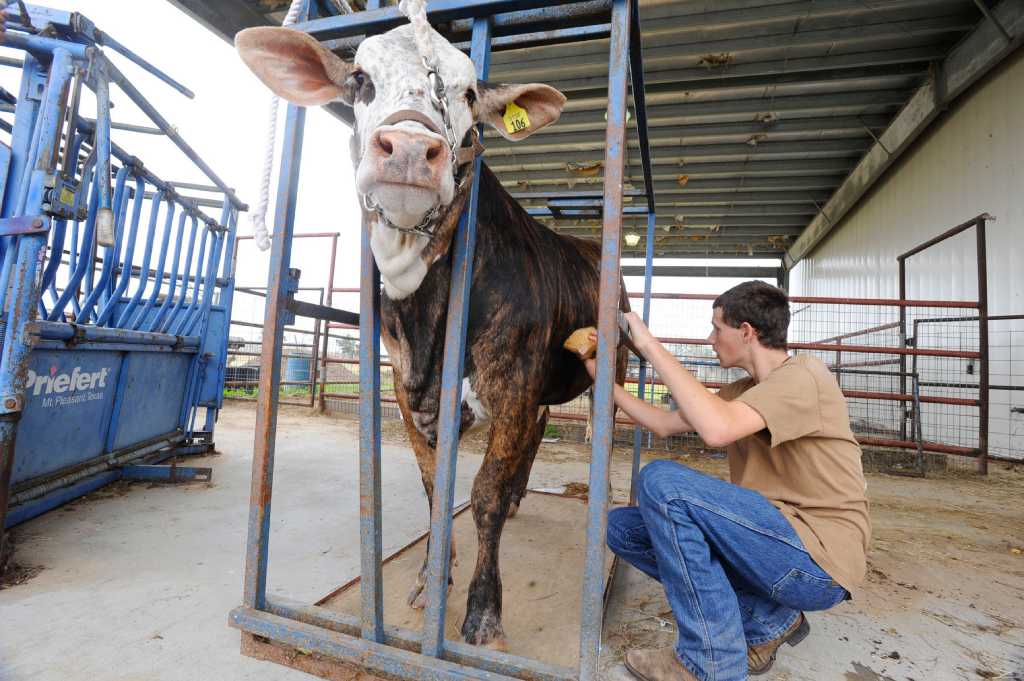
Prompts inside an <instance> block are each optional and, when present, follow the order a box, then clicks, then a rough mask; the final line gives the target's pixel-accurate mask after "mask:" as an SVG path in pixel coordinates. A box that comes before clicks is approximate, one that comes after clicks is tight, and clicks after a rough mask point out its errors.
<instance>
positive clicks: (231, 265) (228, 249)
mask: <svg viewBox="0 0 1024 681" xmlns="http://www.w3.org/2000/svg"><path fill="white" fill-rule="evenodd" d="M225 204H226V205H230V203H228V201H227V199H225ZM237 226H238V211H236V210H235V209H234V207H232V208H231V210H230V211H229V215H228V235H227V240H226V242H225V243H224V255H225V256H226V257H225V258H224V269H223V271H222V272H221V280H222V281H223V282H224V284H223V285H222V287H221V293H220V302H221V304H222V305H223V306H224V310H225V314H224V334H223V338H224V339H225V340H226V339H228V338H229V337H230V330H231V315H230V314H227V312H228V311H230V310H231V309H232V308H231V304H232V303H233V302H234V298H235V258H236V257H237V253H236V251H235V244H236V243H237V241H236V229H237ZM228 254H230V256H229V257H227V256H228ZM211 309H212V308H211ZM203 336H204V337H205V336H206V334H203ZM227 363H228V344H227V343H226V342H225V343H223V344H221V346H220V361H219V362H217V385H219V386H221V387H222V388H223V386H224V371H225V367H226V366H227ZM223 405H224V390H223V389H221V390H220V391H218V393H217V408H218V409H219V408H220V407H222V406H223Z"/></svg>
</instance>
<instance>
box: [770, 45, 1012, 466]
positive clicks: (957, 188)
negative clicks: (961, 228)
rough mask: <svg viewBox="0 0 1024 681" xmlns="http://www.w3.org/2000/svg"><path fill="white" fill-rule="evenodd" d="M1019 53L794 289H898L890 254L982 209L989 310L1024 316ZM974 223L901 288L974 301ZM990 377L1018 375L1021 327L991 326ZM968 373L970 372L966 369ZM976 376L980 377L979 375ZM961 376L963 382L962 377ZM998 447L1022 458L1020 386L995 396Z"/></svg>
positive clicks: (831, 242) (873, 197)
mask: <svg viewBox="0 0 1024 681" xmlns="http://www.w3.org/2000/svg"><path fill="white" fill-rule="evenodd" d="M1022 128H1024V50H1018V52H1017V53H1016V54H1015V55H1012V56H1011V57H1010V58H1009V59H1008V60H1007V61H1006V62H1004V64H1002V65H1001V66H1000V67H999V68H998V69H997V70H996V71H995V72H994V73H993V74H991V75H990V76H989V77H988V78H986V79H985V80H984V81H982V82H981V83H979V84H978V85H977V86H975V87H974V88H973V89H972V90H971V91H969V92H968V93H967V94H966V95H965V96H964V97H962V98H961V99H960V100H959V101H958V102H957V103H956V104H955V106H954V107H953V108H952V109H951V110H950V111H949V112H947V113H946V114H945V115H944V116H943V117H942V118H940V119H939V120H938V121H937V122H936V124H935V125H934V126H933V128H932V129H931V130H930V131H929V132H928V133H926V134H925V135H924V136H923V137H922V138H921V139H920V140H918V142H917V143H916V144H915V145H914V147H913V148H911V149H910V150H909V151H908V152H907V153H906V154H905V155H904V157H903V158H902V159H901V160H900V161H899V162H898V163H896V164H894V166H893V167H892V168H890V170H889V172H888V173H887V174H886V175H885V177H883V178H882V180H881V181H880V182H879V184H878V185H877V186H876V187H875V189H874V190H873V191H872V192H870V193H869V194H868V195H867V196H865V197H864V199H863V200H862V201H861V203H860V205H858V206H857V207H856V208H855V209H854V210H853V211H851V213H850V214H849V215H848V216H847V217H846V219H844V220H843V221H842V223H841V224H840V226H839V227H838V228H837V229H836V230H835V231H834V232H833V233H832V234H831V235H830V236H829V237H828V238H827V239H826V241H825V242H823V243H822V244H821V245H820V246H819V247H818V248H817V250H815V251H814V252H813V253H812V254H811V256H810V257H808V258H806V259H805V260H803V261H801V262H800V263H798V264H797V265H796V267H795V268H794V269H793V271H792V272H791V273H790V292H791V293H792V294H793V295H807V296H852V297H872V298H874V297H884V298H895V297H897V296H898V293H899V280H898V268H897V263H896V255H897V254H899V253H902V252H904V251H906V250H908V249H910V248H912V247H913V246H915V245H917V244H920V243H921V242H923V241H926V240H928V239H930V238H932V237H934V236H937V235H938V234H940V233H942V232H944V231H945V230H946V229H948V228H950V227H952V226H954V225H956V224H959V223H961V222H964V221H966V220H969V219H970V218H972V217H974V216H976V215H978V214H980V213H990V214H992V215H993V216H995V217H996V220H995V221H994V222H990V223H989V225H988V240H987V245H988V246H987V247H988V291H989V313H990V314H992V315H1000V314H1021V313H1024V130H1022ZM975 253H976V251H975V241H974V233H973V230H972V231H970V232H968V233H965V234H964V235H961V236H959V237H955V238H954V239H951V240H949V241H947V242H945V243H944V244H943V245H941V246H937V247H934V248H932V249H930V250H928V251H925V252H924V253H921V254H920V255H916V256H914V257H913V258H912V259H911V260H908V265H907V273H908V284H907V297H909V298H924V299H931V300H936V299H946V300H976V299H977V293H978V292H977V273H976V272H977V270H976V256H975ZM991 333H992V338H991V346H992V356H991V359H992V365H991V379H992V383H993V384H1007V383H1008V382H1010V381H1016V382H1017V383H1020V381H1021V376H1020V368H1021V367H1024V347H1022V345H1024V343H1022V340H1024V324H1022V322H1012V323H1010V322H1003V323H1000V324H998V325H993V327H992V330H991ZM967 378H969V377H967ZM975 378H976V377H975ZM965 380H967V379H966V378H965ZM992 399H993V406H992V412H993V413H992V419H993V421H992V431H993V436H994V439H993V442H992V445H993V451H998V452H999V453H1008V454H1011V455H1013V456H1024V414H1019V413H1017V412H1015V411H1013V409H1014V408H1020V407H1024V392H1019V391H1018V392H1007V391H1004V392H1002V393H1000V394H994V395H993V398H992Z"/></svg>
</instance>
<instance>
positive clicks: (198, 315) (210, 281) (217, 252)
mask: <svg viewBox="0 0 1024 681" xmlns="http://www.w3.org/2000/svg"><path fill="white" fill-rule="evenodd" d="M225 212H227V209H225ZM225 219H226V217H225ZM226 237H227V233H226V232H216V233H214V242H213V246H212V248H211V256H210V258H209V260H208V261H207V264H206V276H205V277H204V279H203V294H202V295H203V300H202V304H199V302H198V301H199V295H198V294H197V295H196V296H195V298H194V299H193V301H192V302H193V303H194V305H193V308H194V309H193V310H192V311H190V312H189V316H188V317H187V318H186V319H185V323H184V324H183V325H182V327H181V334H182V335H188V334H189V333H191V332H192V329H193V327H195V325H196V323H197V322H199V320H200V319H206V318H207V317H208V315H209V311H210V305H211V304H212V303H213V289H214V286H215V285H216V283H217V268H218V267H219V266H220V258H221V255H222V254H223V252H224V240H225V238H226ZM203 335H204V336H205V334H203Z"/></svg>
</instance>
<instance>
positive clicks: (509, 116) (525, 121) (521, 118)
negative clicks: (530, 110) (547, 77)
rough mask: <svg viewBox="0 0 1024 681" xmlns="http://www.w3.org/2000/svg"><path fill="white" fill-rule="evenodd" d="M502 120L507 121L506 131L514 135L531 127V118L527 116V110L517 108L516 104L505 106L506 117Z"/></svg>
mask: <svg viewBox="0 0 1024 681" xmlns="http://www.w3.org/2000/svg"><path fill="white" fill-rule="evenodd" d="M501 118H502V120H504V121H505V129H506V130H508V131H509V132H510V133H513V134H514V133H517V132H522V131H523V130H526V129H527V128H529V127H530V117H529V116H527V115H526V109H524V108H522V107H520V106H516V103H515V102H509V103H508V104H507V105H506V106H505V115H504V116H502V117H501Z"/></svg>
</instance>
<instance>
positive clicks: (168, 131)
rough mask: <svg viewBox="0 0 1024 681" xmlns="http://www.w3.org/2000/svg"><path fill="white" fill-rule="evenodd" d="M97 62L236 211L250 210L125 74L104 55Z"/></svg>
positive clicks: (99, 56)
mask: <svg viewBox="0 0 1024 681" xmlns="http://www.w3.org/2000/svg"><path fill="white" fill-rule="evenodd" d="M97 61H99V62H102V63H103V65H104V69H105V71H106V72H107V74H109V77H110V80H112V81H113V82H115V83H117V86H118V87H119V88H121V90H122V91H123V92H124V93H125V94H126V95H128V97H129V98H130V99H131V100H132V101H133V102H135V104H136V106H138V107H139V108H140V109H142V111H143V112H144V113H145V114H146V115H147V116H149V119H150V120H151V121H153V123H154V124H156V126H157V127H158V128H160V129H161V130H163V131H164V134H165V135H167V137H169V138H170V140H171V141H172V142H174V144H175V146H177V147H178V149H180V150H181V152H182V153H183V154H185V155H186V156H188V157H189V159H191V161H192V162H193V163H195V164H196V165H197V166H198V167H199V169H200V170H202V171H203V174H204V175H206V177H207V178H209V180H210V181H211V182H213V183H214V184H215V185H217V187H219V188H220V190H221V191H222V192H224V195H225V196H226V197H227V198H228V200H229V201H231V203H232V205H234V207H235V208H236V209H238V210H247V209H248V206H246V205H245V204H244V203H242V202H241V201H240V200H239V199H238V197H237V196H235V192H234V190H233V189H231V187H229V186H227V184H226V183H225V182H224V180H222V179H220V177H219V176H218V175H217V173H215V172H213V169H212V168H210V166H209V165H207V164H206V161H204V160H203V159H202V158H200V157H199V154H197V153H196V152H195V150H194V149H193V148H192V147H191V146H189V144H188V142H186V141H185V140H184V139H183V138H182V136H181V135H179V134H178V130H177V129H176V128H175V127H174V126H173V125H171V124H170V123H168V122H167V119H165V118H164V117H163V116H162V115H161V114H160V112H159V111H157V110H156V109H155V108H154V107H153V105H152V104H150V103H149V101H148V100H147V99H146V98H145V97H143V96H142V93H141V92H139V91H138V90H137V89H136V88H135V86H134V85H132V84H131V82H130V81H129V80H128V79H127V78H125V76H124V74H123V73H121V72H120V71H119V70H118V69H117V67H116V66H114V65H113V64H112V63H111V62H110V60H109V59H107V58H106V57H104V56H103V55H98V58H97Z"/></svg>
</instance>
